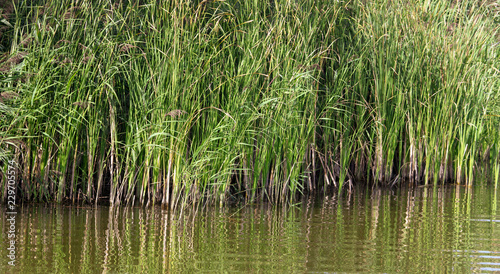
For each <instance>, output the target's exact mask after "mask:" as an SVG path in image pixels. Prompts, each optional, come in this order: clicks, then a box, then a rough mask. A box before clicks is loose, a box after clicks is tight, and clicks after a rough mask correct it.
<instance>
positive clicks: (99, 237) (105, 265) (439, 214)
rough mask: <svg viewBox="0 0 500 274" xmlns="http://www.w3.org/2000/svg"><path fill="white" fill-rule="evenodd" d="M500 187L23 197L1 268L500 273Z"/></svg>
mask: <svg viewBox="0 0 500 274" xmlns="http://www.w3.org/2000/svg"><path fill="white" fill-rule="evenodd" d="M498 194H499V191H498V190H494V189H493V188H489V187H476V188H473V189H466V188H464V187H454V186H453V187H442V188H438V189H432V188H429V189H428V188H415V189H410V190H408V189H406V190H394V191H390V190H375V191H364V190H362V189H360V190H356V191H355V193H354V194H352V195H350V196H349V195H347V196H345V197H342V198H338V196H335V195H330V196H328V197H327V198H324V199H320V200H313V199H309V200H304V201H303V202H302V203H301V204H299V205H296V206H292V207H283V206H268V205H254V206H248V207H245V208H224V209H220V208H205V209H204V210H202V211H201V210H199V211H198V212H194V211H193V210H189V209H186V210H184V211H183V212H182V213H181V212H178V213H169V212H168V211H166V210H162V209H160V208H146V209H145V208H140V207H134V208H115V209H112V208H109V207H87V206H70V207H67V206H61V205H38V206H37V205H24V206H22V207H19V208H18V209H17V215H16V222H15V228H16V229H15V237H16V242H15V253H16V254H15V255H16V261H15V266H11V265H9V264H8V262H9V261H10V259H9V258H8V257H7V255H8V254H9V250H8V248H9V246H10V243H9V239H8V234H9V227H10V224H9V222H8V221H7V220H8V218H9V216H10V215H9V214H7V208H6V207H5V206H3V207H2V208H1V209H0V214H1V215H2V216H3V218H2V222H1V223H0V225H1V235H2V240H1V241H0V250H1V253H2V256H1V257H0V273H44V272H45V273H102V272H106V273H138V272H142V273H146V272H147V273H161V272H163V273H167V272H168V273H175V272H186V273H193V272H244V273H254V272H263V273H269V272H279V273H293V272H298V273H303V272H310V273H314V272H322V273H325V272H407V273H416V272H449V271H454V272H488V271H500V215H499V213H498V211H497V208H498V204H499V202H498V198H497V197H498Z"/></svg>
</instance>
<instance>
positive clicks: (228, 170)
mask: <svg viewBox="0 0 500 274" xmlns="http://www.w3.org/2000/svg"><path fill="white" fill-rule="evenodd" d="M498 11H499V10H498V6H497V5H496V4H494V3H493V2H492V3H489V2H485V3H483V4H476V3H475V2H473V1H462V2H460V3H455V4H453V3H451V4H450V3H449V1H432V2H431V1H424V2H418V3H409V4H408V3H406V2H403V1H349V2H345V1H328V0H323V1H306V0H298V1H267V2H256V1H237V0H234V1H229V0H227V1H208V0H205V1H166V0H165V1H159V2H158V1H132V2H130V3H129V2H127V1H123V2H116V3H115V2H113V1H83V0H82V1H69V0H67V1H48V2H47V3H46V4H45V3H41V2H40V3H38V4H37V3H35V2H33V1H19V2H18V3H17V5H16V9H15V12H16V13H15V16H12V18H13V19H11V21H10V24H11V25H12V27H10V26H7V29H5V30H4V31H5V36H2V37H3V38H2V39H6V41H7V42H5V41H2V44H9V45H10V47H9V48H2V50H3V51H4V52H5V54H4V57H3V61H2V63H1V64H2V65H1V69H0V70H1V72H0V73H1V75H2V77H1V79H0V89H1V92H2V93H1V100H0V106H1V107H0V116H1V117H2V124H1V125H0V138H1V139H0V157H1V159H2V162H4V163H5V162H6V161H7V160H9V159H12V158H15V159H16V161H17V163H18V168H19V171H20V172H19V176H18V177H19V178H18V182H19V184H18V188H19V190H20V191H21V192H22V195H21V196H22V197H23V199H25V200H43V201H46V200H57V201H59V202H62V201H65V200H71V201H75V200H82V199H83V200H85V201H87V202H92V203H97V202H102V201H108V202H110V203H111V204H115V205H117V204H120V203H125V204H133V203H135V202H139V203H141V204H149V203H162V204H164V205H168V206H170V207H172V208H174V207H178V206H181V205H188V204H191V203H197V202H200V201H201V202H204V203H220V204H223V203H227V202H231V201H246V202H252V201H258V200H261V201H270V202H290V201H293V200H294V199H295V198H296V197H297V195H301V194H304V193H306V192H307V193H310V192H319V191H330V190H331V189H335V190H338V191H339V192H340V191H341V190H342V189H344V188H346V187H347V189H348V190H349V191H351V189H352V186H353V184H354V183H364V182H368V183H369V184H374V185H391V186H396V185H400V184H417V183H423V184H429V183H432V184H434V185H436V184H438V183H445V182H456V183H458V184H467V185H471V184H473V182H474V178H475V177H476V175H478V173H480V172H489V173H491V175H490V176H488V178H490V179H491V180H494V181H495V185H496V184H497V183H498V174H499V172H498V170H500V168H499V152H500V150H499V146H498V141H499V139H498V138H499V137H498V136H499V134H498V133H499V132H498V131H499V126H498V125H499V115H500V113H499V102H500V99H499V95H498V92H497V90H498V88H499V80H498V79H499V77H498V76H499V68H500V66H499V64H500V62H499V61H498V60H499V59H498V56H497V53H498V51H499V47H498V46H497V45H498V41H497V40H498V34H497V30H498V28H497V25H498V22H497V18H498V16H497V15H498ZM2 172H3V173H5V168H4V169H3V171H2ZM2 180H4V181H5V177H4V176H2ZM2 191H4V190H3V189H2ZM2 193H4V192H2Z"/></svg>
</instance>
